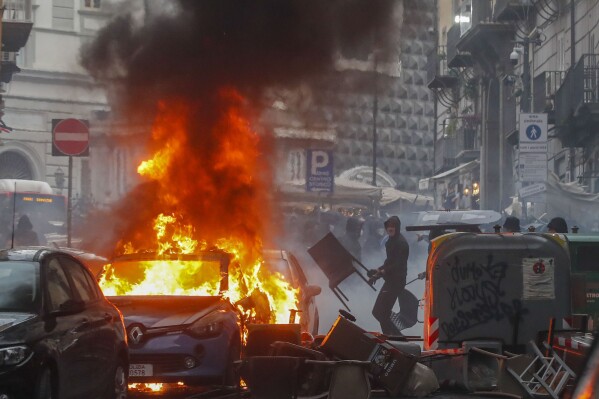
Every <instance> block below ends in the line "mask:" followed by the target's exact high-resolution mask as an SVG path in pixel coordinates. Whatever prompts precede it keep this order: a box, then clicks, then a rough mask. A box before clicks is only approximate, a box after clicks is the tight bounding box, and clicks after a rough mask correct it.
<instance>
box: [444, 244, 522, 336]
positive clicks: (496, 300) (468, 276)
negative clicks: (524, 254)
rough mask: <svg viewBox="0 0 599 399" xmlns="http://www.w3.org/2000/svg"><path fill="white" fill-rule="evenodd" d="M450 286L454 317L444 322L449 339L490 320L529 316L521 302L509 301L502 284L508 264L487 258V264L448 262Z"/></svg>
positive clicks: (455, 260) (449, 292) (511, 319)
mask: <svg viewBox="0 0 599 399" xmlns="http://www.w3.org/2000/svg"><path fill="white" fill-rule="evenodd" d="M447 267H448V268H449V269H450V278H451V282H452V283H451V284H449V287H448V288H447V292H448V294H449V306H450V307H451V310H452V313H453V315H454V317H453V318H451V319H449V320H447V321H444V322H442V323H441V329H442V330H443V332H444V333H445V335H446V337H447V339H452V338H453V337H455V336H456V335H458V334H460V333H462V332H464V331H466V330H469V329H471V328H474V327H476V326H478V325H481V324H484V323H487V322H489V321H497V322H499V321H502V320H504V319H507V320H508V321H509V322H510V323H512V322H513V320H514V317H515V316H517V317H521V316H522V315H524V314H526V313H528V312H527V310H526V309H524V308H523V307H522V303H521V302H520V300H519V299H513V300H511V301H510V300H509V299H508V298H506V292H505V290H504V287H503V283H504V280H505V277H506V271H507V268H508V264H507V262H504V261H498V262H495V261H494V260H493V255H489V256H488V257H487V260H486V263H479V262H476V261H472V262H466V263H461V262H460V259H459V257H457V256H456V257H455V258H454V259H453V261H450V262H448V265H447Z"/></svg>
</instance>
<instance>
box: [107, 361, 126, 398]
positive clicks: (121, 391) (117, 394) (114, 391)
mask: <svg viewBox="0 0 599 399" xmlns="http://www.w3.org/2000/svg"><path fill="white" fill-rule="evenodd" d="M128 371H129V370H128V369H127V367H126V365H125V362H123V361H122V360H119V362H118V363H117V365H116V367H115V368H114V372H113V373H112V381H111V382H110V384H109V385H108V386H109V388H108V391H107V394H106V399H126V398H127V385H128V384H127V382H128V381H127V380H128V376H129V373H128Z"/></svg>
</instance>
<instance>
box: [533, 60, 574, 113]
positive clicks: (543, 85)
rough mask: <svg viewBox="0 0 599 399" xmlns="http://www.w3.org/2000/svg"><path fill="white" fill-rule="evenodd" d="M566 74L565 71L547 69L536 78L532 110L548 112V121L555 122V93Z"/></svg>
mask: <svg viewBox="0 0 599 399" xmlns="http://www.w3.org/2000/svg"><path fill="white" fill-rule="evenodd" d="M565 76H566V72H564V71H545V72H543V73H541V74H539V75H537V76H536V77H535V79H534V100H533V104H532V108H533V109H532V112H534V113H547V123H549V124H550V125H553V124H555V93H557V90H558V89H559V88H560V86H561V85H562V81H563V80H564V77H565Z"/></svg>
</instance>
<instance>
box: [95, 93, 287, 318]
mask: <svg viewBox="0 0 599 399" xmlns="http://www.w3.org/2000/svg"><path fill="white" fill-rule="evenodd" d="M243 104H244V102H243V98H242V97H241V96H240V95H239V94H238V93H237V92H236V91H234V90H232V89H225V90H221V91H220V92H219V93H218V95H217V96H215V98H214V99H212V100H211V102H206V103H203V104H199V105H198V104H189V103H184V102H181V101H169V102H167V101H165V102H162V103H161V104H159V107H158V114H157V116H156V118H155V121H154V125H153V129H152V144H153V145H154V146H155V147H156V150H155V151H154V154H153V156H152V157H151V158H150V159H148V160H145V161H143V162H141V164H140V165H139V167H138V169H137V171H138V173H139V174H140V175H141V176H144V177H146V178H148V179H149V180H151V181H153V182H155V183H156V184H158V187H159V189H158V193H159V194H158V196H157V198H153V199H152V200H153V201H152V203H148V204H144V206H150V207H151V209H150V210H149V212H150V214H151V213H153V216H151V219H152V220H151V224H149V223H148V226H136V227H135V229H134V230H135V231H133V232H130V234H129V236H128V237H123V238H122V240H121V242H120V243H119V245H118V248H117V252H118V253H121V254H126V253H135V252H139V251H144V250H148V249H149V250H152V251H154V252H156V253H157V254H158V255H162V254H171V253H177V254H192V253H194V252H196V251H198V250H205V249H208V248H218V249H220V250H222V251H225V252H227V253H229V254H231V255H232V261H231V265H230V268H229V289H228V292H226V293H223V295H224V296H225V297H227V298H228V299H229V300H230V301H231V302H232V303H235V302H237V301H239V300H241V299H243V298H246V297H251V299H252V302H253V304H254V309H253V310H251V311H249V312H253V313H252V315H251V316H253V317H255V319H256V320H261V321H264V322H276V323H286V322H288V319H289V314H290V311H291V310H292V309H297V307H298V296H299V293H298V290H297V289H294V288H293V287H292V286H291V284H290V282H288V281H285V278H284V277H283V276H282V275H281V274H279V273H273V272H272V271H270V270H268V268H267V267H265V264H264V261H263V260H262V257H261V252H262V242H263V241H262V240H263V235H264V232H265V230H266V225H267V224H268V222H269V220H268V215H269V213H270V212H269V210H270V209H269V208H270V206H269V204H270V199H269V197H268V192H269V190H268V187H267V184H266V181H269V180H270V179H268V178H266V177H265V176H266V173H265V172H268V168H267V167H266V166H265V165H264V164H263V160H262V158H261V157H260V155H261V154H260V144H261V142H260V137H259V136H258V135H257V134H256V133H255V132H254V131H253V130H252V129H251V128H250V123H249V120H248V118H247V117H245V116H244V111H243ZM209 111H211V112H214V115H213V116H212V113H210V115H211V116H210V117H205V115H207V114H208V113H209ZM197 115H204V117H201V118H198V116H197ZM199 122H202V123H199ZM204 122H205V123H204ZM145 211H146V212H147V210H145ZM148 222H150V221H149V220H148ZM149 226H151V229H152V230H150V229H149V228H148V227H149ZM144 230H145V231H144ZM143 269H144V277H143V279H142V280H139V281H135V282H129V281H126V280H123V279H122V278H120V277H118V276H116V275H115V274H114V273H110V265H108V268H107V273H105V275H104V277H103V279H102V281H101V285H102V288H103V289H104V291H105V293H106V295H126V294H142V295H217V294H218V293H219V278H220V276H219V270H218V269H217V268H215V267H213V265H210V264H209V262H200V261H196V262H188V261H163V260H161V261H151V262H145V263H143Z"/></svg>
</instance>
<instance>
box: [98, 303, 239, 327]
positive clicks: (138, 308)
mask: <svg viewBox="0 0 599 399" xmlns="http://www.w3.org/2000/svg"><path fill="white" fill-rule="evenodd" d="M108 300H109V301H110V302H112V303H113V304H114V305H115V306H116V307H117V308H119V310H120V311H121V313H122V314H123V318H124V319H125V326H126V327H128V326H129V325H131V324H133V323H139V324H143V325H144V326H145V327H146V328H160V327H170V326H181V325H187V324H191V323H193V322H195V321H196V320H198V319H200V318H202V317H204V316H205V315H207V314H208V313H210V312H212V311H214V310H215V309H217V308H219V307H222V306H231V305H230V304H229V302H227V301H226V300H225V299H222V298H221V297H218V296H113V297H108Z"/></svg>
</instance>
